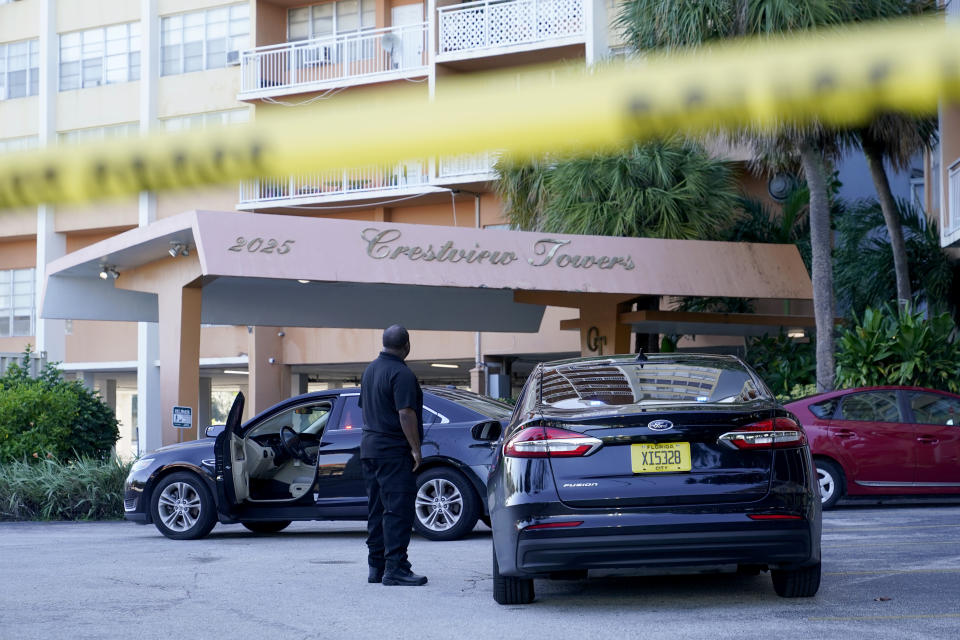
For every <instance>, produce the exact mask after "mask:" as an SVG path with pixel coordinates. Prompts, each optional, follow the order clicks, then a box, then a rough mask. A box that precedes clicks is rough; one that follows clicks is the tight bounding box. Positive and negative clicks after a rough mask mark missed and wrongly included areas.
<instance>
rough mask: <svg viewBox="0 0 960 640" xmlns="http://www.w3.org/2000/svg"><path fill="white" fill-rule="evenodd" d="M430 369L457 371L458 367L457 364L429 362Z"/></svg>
mask: <svg viewBox="0 0 960 640" xmlns="http://www.w3.org/2000/svg"><path fill="white" fill-rule="evenodd" d="M430 366H431V367H436V368H437V369H459V368H460V365H458V364H446V363H444V362H431V363H430Z"/></svg>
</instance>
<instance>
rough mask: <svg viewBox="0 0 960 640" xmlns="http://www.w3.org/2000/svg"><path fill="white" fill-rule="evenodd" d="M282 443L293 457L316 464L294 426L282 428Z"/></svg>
mask: <svg viewBox="0 0 960 640" xmlns="http://www.w3.org/2000/svg"><path fill="white" fill-rule="evenodd" d="M280 443H281V444H282V445H283V449H284V451H286V452H287V453H288V454H290V455H291V456H292V457H294V458H296V459H297V460H301V461H303V462H306V463H307V464H314V461H313V460H312V459H311V458H310V455H309V454H308V453H307V450H306V449H304V447H303V441H302V440H301V439H300V435H299V434H298V433H297V432H296V431H294V430H293V428H292V427H287V426H284V427H281V428H280Z"/></svg>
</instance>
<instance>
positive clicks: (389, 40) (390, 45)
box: [380, 31, 403, 55]
mask: <svg viewBox="0 0 960 640" xmlns="http://www.w3.org/2000/svg"><path fill="white" fill-rule="evenodd" d="M402 44H403V43H402V42H401V40H400V36H398V35H397V34H395V33H394V32H392V31H391V32H389V33H385V34H383V37H382V38H380V47H381V48H382V49H383V50H384V51H386V52H387V53H388V54H390V55H393V54H395V53H399V52H400V47H401V45H402Z"/></svg>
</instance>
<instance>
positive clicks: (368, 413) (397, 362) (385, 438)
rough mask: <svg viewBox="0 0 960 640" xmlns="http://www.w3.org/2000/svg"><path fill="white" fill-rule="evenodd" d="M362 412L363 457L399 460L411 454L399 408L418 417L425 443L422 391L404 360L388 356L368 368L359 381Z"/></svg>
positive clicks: (380, 357) (384, 355)
mask: <svg viewBox="0 0 960 640" xmlns="http://www.w3.org/2000/svg"><path fill="white" fill-rule="evenodd" d="M360 407H361V408H362V409H363V437H362V439H361V440H360V457H361V458H397V457H402V456H408V455H410V443H408V442H407V438H406V436H404V435H403V429H402V428H401V426H400V415H399V413H398V411H399V410H400V409H412V410H413V412H414V413H415V414H417V428H418V430H419V432H420V441H421V442H423V391H422V390H421V389H420V384H419V383H418V382H417V377H416V376H415V375H413V371H411V370H410V367H408V366H407V365H406V364H404V362H403V360H401V359H400V358H398V357H397V356H394V355H391V354H389V353H386V352H383V351H381V352H380V356H379V357H378V358H377V359H376V360H374V361H373V362H371V363H370V364H369V365H367V368H366V370H365V371H364V372H363V378H362V379H361V382H360Z"/></svg>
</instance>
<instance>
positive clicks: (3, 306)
mask: <svg viewBox="0 0 960 640" xmlns="http://www.w3.org/2000/svg"><path fill="white" fill-rule="evenodd" d="M35 273H36V272H35V270H34V269H5V270H0V337H3V338H7V337H11V336H32V335H33V302H34V296H33V292H34V287H33V283H34V280H35V279H36V275H35Z"/></svg>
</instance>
